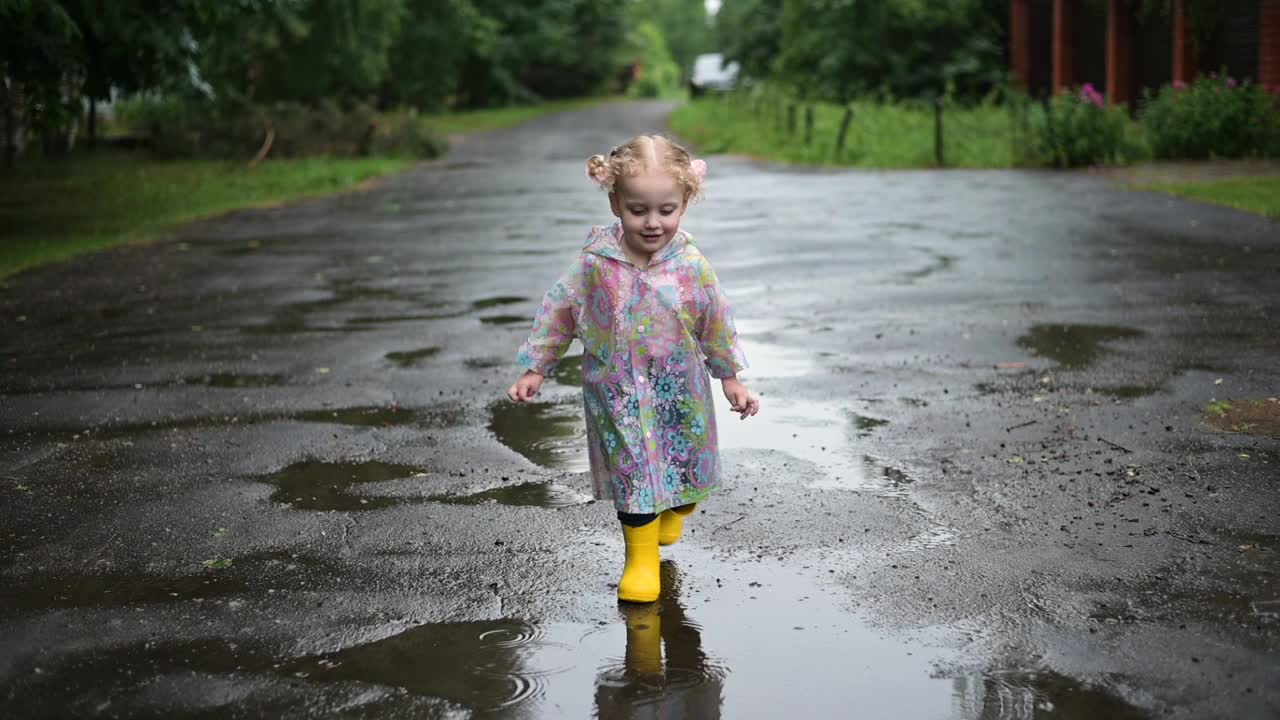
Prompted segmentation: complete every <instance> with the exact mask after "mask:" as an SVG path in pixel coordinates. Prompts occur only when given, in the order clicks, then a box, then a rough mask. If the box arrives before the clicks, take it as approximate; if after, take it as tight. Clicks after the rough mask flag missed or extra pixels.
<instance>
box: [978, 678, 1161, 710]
mask: <svg viewBox="0 0 1280 720" xmlns="http://www.w3.org/2000/svg"><path fill="white" fill-rule="evenodd" d="M952 683H953V687H954V688H955V700H954V705H953V717H958V718H962V719H963V720H987V718H999V719H1000V720H1042V719H1043V720H1050V719H1052V720H1093V719H1094V718H1106V719H1107V720H1146V719H1147V718H1150V717H1151V714H1150V713H1147V712H1145V711H1143V710H1140V709H1138V708H1136V707H1133V706H1132V705H1130V704H1128V703H1126V702H1125V701H1124V700H1122V699H1120V698H1119V697H1117V696H1116V695H1115V694H1113V693H1111V692H1109V691H1107V690H1105V689H1102V688H1096V687H1090V686H1088V685H1083V684H1081V683H1080V682H1079V681H1078V680H1075V679H1072V678H1069V677H1066V676H1063V675H1059V674H1057V673H1054V672H1025V671H1021V672H1019V671H1011V672H993V673H988V674H985V675H972V676H966V677H959V678H955V679H954V680H953V681H952Z"/></svg>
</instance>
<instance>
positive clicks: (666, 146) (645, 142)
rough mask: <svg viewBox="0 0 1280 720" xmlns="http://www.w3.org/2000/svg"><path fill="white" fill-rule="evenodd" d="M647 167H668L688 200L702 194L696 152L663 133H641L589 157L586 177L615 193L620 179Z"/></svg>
mask: <svg viewBox="0 0 1280 720" xmlns="http://www.w3.org/2000/svg"><path fill="white" fill-rule="evenodd" d="M648 169H659V170H665V171H666V172H668V173H670V174H671V177H673V178H675V181H676V183H677V184H679V185H680V187H681V188H682V189H683V190H684V195H685V199H686V200H697V199H699V198H701V197H702V177H701V176H699V175H698V174H697V173H696V172H694V169H693V155H692V154H690V152H689V151H688V150H686V149H684V148H683V147H681V146H679V145H677V144H676V143H674V142H672V141H671V140H670V139H669V138H666V137H663V136H662V135H639V136H636V137H634V138H632V139H630V140H628V141H626V142H625V143H623V144H621V145H619V146H617V147H615V148H614V149H612V150H610V151H609V155H608V156H607V157H606V156H604V155H592V156H591V157H589V158H587V177H590V178H591V179H593V180H595V181H596V182H597V183H599V184H600V187H602V188H604V189H605V190H608V191H609V192H613V191H614V190H615V189H616V187H617V184H618V182H619V181H621V180H623V179H624V178H629V177H635V176H636V175H639V174H640V173H641V172H643V171H645V170H648Z"/></svg>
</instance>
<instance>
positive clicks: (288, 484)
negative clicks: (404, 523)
mask: <svg viewBox="0 0 1280 720" xmlns="http://www.w3.org/2000/svg"><path fill="white" fill-rule="evenodd" d="M420 475H422V473H421V471H420V470H419V469H418V468H415V467H410V466H408V465H393V464H390V463H383V462H364V463H327V462H320V461H316V460H306V461H303V462H299V463H294V464H293V465H290V466H288V467H286V468H284V469H283V470H281V471H279V472H276V473H272V474H270V475H264V476H262V477H261V478H259V479H260V480H263V481H265V482H269V483H274V484H275V485H277V486H278V487H277V489H276V491H275V492H274V493H272V494H271V500H272V501H274V502H277V503H283V504H286V505H292V506H293V507H295V508H298V509H300V510H374V509H376V508H384V507H390V506H392V505H398V504H400V503H404V502H419V501H420V498H415V497H393V496H386V495H359V494H355V493H352V492H351V490H352V489H353V488H354V487H355V486H356V485H365V484H369V483H380V482H387V481H388V480H400V479H403V478H407V477H414V476H420Z"/></svg>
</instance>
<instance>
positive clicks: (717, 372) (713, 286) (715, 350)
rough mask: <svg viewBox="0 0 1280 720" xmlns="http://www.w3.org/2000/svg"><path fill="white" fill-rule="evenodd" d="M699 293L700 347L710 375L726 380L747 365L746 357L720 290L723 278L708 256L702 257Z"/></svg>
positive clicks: (725, 298)
mask: <svg viewBox="0 0 1280 720" xmlns="http://www.w3.org/2000/svg"><path fill="white" fill-rule="evenodd" d="M700 260H701V262H699V264H698V265H699V268H698V292H699V293H700V294H701V298H700V300H701V301H702V302H701V303H700V305H701V308H700V310H699V312H698V322H697V324H696V325H695V326H694V332H695V334H696V335H697V340H698V347H699V348H701V349H702V354H703V355H705V356H706V358H707V370H709V371H711V377H713V378H716V379H717V380H723V379H724V378H727V377H733V376H734V375H737V374H738V371H739V370H745V369H746V368H747V358H746V356H744V355H743V354H742V348H741V347H740V346H739V345H738V331H737V329H735V328H734V326H733V310H732V309H731V308H730V307H729V299H728V298H727V297H725V294H724V292H723V291H722V290H721V289H720V281H719V280H717V279H716V274H715V271H713V270H712V269H711V264H710V263H708V262H707V260H706V258H700Z"/></svg>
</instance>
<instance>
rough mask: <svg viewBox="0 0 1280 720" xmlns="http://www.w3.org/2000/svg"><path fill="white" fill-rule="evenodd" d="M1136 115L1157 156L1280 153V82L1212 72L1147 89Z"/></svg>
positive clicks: (1237, 155)
mask: <svg viewBox="0 0 1280 720" xmlns="http://www.w3.org/2000/svg"><path fill="white" fill-rule="evenodd" d="M1141 121H1142V125H1143V127H1144V128H1145V129H1146V131H1147V137H1148V138H1149V139H1150V142H1151V149H1152V151H1153V152H1154V153H1155V156H1156V157H1158V158H1162V159H1174V158H1188V159H1201V158H1211V157H1221V158H1238V157H1249V156H1271V157H1274V156H1277V155H1280V88H1277V89H1276V91H1274V92H1268V91H1267V90H1266V89H1264V88H1262V87H1259V86H1257V85H1254V84H1251V83H1248V82H1243V83H1238V82H1236V81H1235V79H1234V78H1231V77H1228V76H1225V75H1223V76H1218V75H1217V74H1216V73H1213V74H1210V75H1208V76H1201V77H1199V78H1196V80H1195V81H1194V82H1192V83H1191V84H1190V85H1186V84H1183V83H1174V84H1173V85H1166V86H1164V87H1162V88H1160V91H1159V92H1157V93H1154V94H1153V93H1151V92H1149V91H1148V92H1147V93H1146V94H1145V95H1144V99H1143V108H1142V116H1141Z"/></svg>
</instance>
